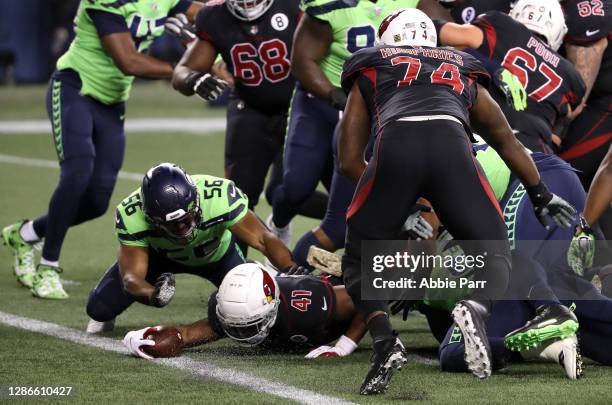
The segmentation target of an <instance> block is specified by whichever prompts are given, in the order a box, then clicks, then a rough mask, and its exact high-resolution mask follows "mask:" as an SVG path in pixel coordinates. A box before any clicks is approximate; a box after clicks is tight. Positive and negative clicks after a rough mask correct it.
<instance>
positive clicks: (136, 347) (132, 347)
mask: <svg viewBox="0 0 612 405" xmlns="http://www.w3.org/2000/svg"><path fill="white" fill-rule="evenodd" d="M159 328H161V326H155V327H146V328H142V329H139V330H132V331H129V332H128V333H126V334H125V337H124V338H123V345H124V346H125V347H127V349H128V351H129V352H130V354H131V355H133V356H136V357H142V358H143V359H147V360H152V359H153V357H152V356H149V355H148V354H146V353H145V352H143V351H142V350H140V348H141V347H142V346H154V345H155V341H154V340H152V339H145V337H144V335H145V333H147V332H148V331H150V330H151V329H153V330H159Z"/></svg>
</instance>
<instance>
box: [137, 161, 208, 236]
mask: <svg viewBox="0 0 612 405" xmlns="http://www.w3.org/2000/svg"><path fill="white" fill-rule="evenodd" d="M140 194H141V200H142V204H143V211H144V213H145V216H146V218H147V220H148V221H149V222H150V223H151V224H152V225H153V226H154V227H155V228H156V229H158V230H159V231H161V232H162V233H163V234H164V236H165V237H166V238H167V239H170V240H172V241H173V242H175V243H178V244H181V245H186V244H188V243H190V242H192V241H193V240H194V239H195V238H196V236H197V230H198V226H199V225H200V223H201V221H202V211H201V209H200V197H199V194H198V191H197V188H196V186H195V184H194V183H193V180H191V177H189V175H188V174H187V173H185V171H184V170H183V169H181V168H180V167H179V166H177V165H174V164H171V163H162V164H160V165H158V166H155V167H153V168H151V169H150V170H149V171H148V172H147V174H146V175H145V177H144V179H143V181H142V186H141V188H140Z"/></svg>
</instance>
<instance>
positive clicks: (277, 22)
mask: <svg viewBox="0 0 612 405" xmlns="http://www.w3.org/2000/svg"><path fill="white" fill-rule="evenodd" d="M270 25H272V28H274V29H275V30H276V31H284V30H286V29H287V27H288V26H289V18H288V17H287V16H286V15H285V14H283V13H276V14H274V15H273V16H272V18H271V19H270Z"/></svg>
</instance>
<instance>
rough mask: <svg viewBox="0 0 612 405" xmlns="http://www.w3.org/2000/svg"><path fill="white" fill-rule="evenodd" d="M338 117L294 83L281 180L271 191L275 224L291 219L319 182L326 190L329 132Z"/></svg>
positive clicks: (336, 112) (327, 184) (334, 112)
mask: <svg viewBox="0 0 612 405" xmlns="http://www.w3.org/2000/svg"><path fill="white" fill-rule="evenodd" d="M338 118H339V111H338V110H336V109H334V108H332V107H330V106H329V105H327V104H326V103H325V102H324V101H322V100H319V99H317V98H314V97H313V96H311V95H309V94H308V93H307V92H306V91H305V90H304V89H303V88H301V87H300V86H299V85H298V86H297V88H296V90H295V92H294V94H293V99H292V101H291V111H290V116H289V126H288V129H287V138H286V141H285V155H284V157H283V181H282V183H281V185H279V186H278V187H277V188H276V189H275V190H274V199H273V204H272V210H273V213H274V223H275V224H276V225H277V226H279V227H284V226H286V225H287V224H289V222H291V219H293V217H294V216H295V215H296V214H297V213H298V212H299V209H300V207H302V205H303V204H304V202H305V201H306V200H307V199H308V198H309V197H310V196H311V195H312V193H313V192H314V191H315V189H316V187H317V184H318V183H319V181H322V182H323V183H324V185H325V186H326V187H327V188H328V189H329V186H330V184H329V182H330V179H331V172H332V166H333V162H332V160H333V158H332V149H331V147H332V135H333V133H334V128H335V127H336V124H337V123H338Z"/></svg>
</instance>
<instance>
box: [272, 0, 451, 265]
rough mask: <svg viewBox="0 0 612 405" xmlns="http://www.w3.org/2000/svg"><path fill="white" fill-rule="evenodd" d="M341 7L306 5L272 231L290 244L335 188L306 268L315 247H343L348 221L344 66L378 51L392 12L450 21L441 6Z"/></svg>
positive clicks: (421, 2)
mask: <svg viewBox="0 0 612 405" xmlns="http://www.w3.org/2000/svg"><path fill="white" fill-rule="evenodd" d="M338 4H339V3H337V2H334V1H329V0H316V1H304V12H305V14H304V17H303V18H302V21H301V22H300V24H299V26H298V29H297V31H296V33H295V39H294V51H293V54H292V55H291V61H292V69H293V70H292V72H293V75H294V76H295V77H296V78H297V80H298V84H297V88H296V91H295V94H294V96H293V100H292V104H291V111H290V119H289V126H288V132H287V145H286V148H285V157H284V174H283V180H282V184H281V185H280V186H279V187H278V188H277V189H276V190H275V191H274V199H273V206H272V208H273V210H272V211H273V214H272V216H270V217H269V218H268V220H267V224H268V227H269V228H270V229H272V230H273V231H274V232H276V234H277V235H279V237H281V239H283V240H284V241H285V242H286V243H287V244H289V243H290V240H291V238H290V235H291V232H290V227H289V226H290V222H291V219H292V218H293V217H294V216H295V215H296V213H297V208H298V207H300V205H301V204H302V202H303V201H304V200H305V199H306V198H308V196H310V195H311V194H312V192H313V191H314V190H315V188H316V186H317V184H318V182H319V181H320V180H321V181H322V182H323V183H324V185H325V186H326V187H327V188H328V189H330V187H331V189H330V198H329V201H328V205H327V212H326V214H325V218H324V220H323V222H322V223H321V225H320V226H319V227H317V228H316V229H314V230H313V231H309V232H308V233H306V234H305V235H303V236H302V238H301V239H300V240H299V242H298V243H297V244H296V247H295V249H294V251H293V253H294V255H295V258H296V260H297V261H298V262H299V263H305V258H306V254H307V252H308V248H309V247H310V246H311V245H314V246H318V247H322V248H324V249H326V250H329V251H335V250H336V249H338V248H341V247H343V246H344V235H345V227H346V224H345V219H344V216H345V213H346V208H347V207H348V204H349V203H350V199H351V196H352V194H353V192H354V185H353V184H351V183H350V182H349V181H347V180H346V179H345V178H344V177H342V176H341V175H340V174H339V172H338V170H337V165H335V164H334V153H333V151H334V150H335V148H336V147H335V145H336V144H337V134H336V135H334V130H335V128H336V124H337V123H338V119H339V116H340V111H341V110H343V109H344V105H345V104H346V95H345V94H344V92H343V91H342V89H341V88H340V74H341V71H342V64H343V63H344V61H345V60H346V59H347V58H348V57H349V56H350V55H351V54H352V53H354V52H356V51H357V50H359V49H362V48H366V47H370V46H372V45H373V44H374V40H375V37H376V32H375V27H378V25H379V24H380V22H381V21H382V19H383V17H384V16H385V15H388V14H390V13H391V12H392V11H393V10H396V9H398V8H401V7H418V8H420V9H422V10H424V11H425V12H427V13H429V14H430V15H432V16H435V17H438V18H445V17H448V14H447V13H446V12H445V10H444V9H443V8H442V7H441V6H440V5H439V4H437V2H436V1H434V0H399V1H390V0H379V1H377V2H369V1H358V0H357V1H351V2H348V3H343V4H342V5H341V6H339V5H338ZM330 175H331V176H332V177H331V178H330V177H329V176H330ZM330 179H331V180H330Z"/></svg>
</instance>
